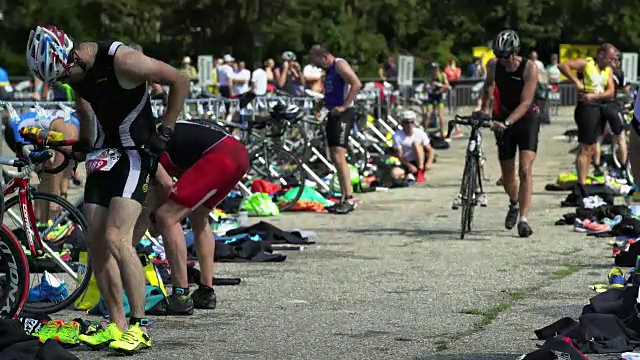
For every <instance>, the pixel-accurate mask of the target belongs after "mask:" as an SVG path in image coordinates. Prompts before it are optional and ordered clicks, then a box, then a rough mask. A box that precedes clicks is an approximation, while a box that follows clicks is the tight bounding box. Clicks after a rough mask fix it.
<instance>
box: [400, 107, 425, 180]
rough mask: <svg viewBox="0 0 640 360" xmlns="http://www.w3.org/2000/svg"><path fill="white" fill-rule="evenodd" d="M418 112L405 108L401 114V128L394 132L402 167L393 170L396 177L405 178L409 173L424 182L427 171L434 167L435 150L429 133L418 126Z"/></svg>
mask: <svg viewBox="0 0 640 360" xmlns="http://www.w3.org/2000/svg"><path fill="white" fill-rule="evenodd" d="M416 118H417V116H416V113H415V112H414V111H412V110H405V111H403V112H402V113H401V114H400V124H401V125H402V129H399V130H397V131H396V132H395V134H393V148H394V150H396V156H397V157H398V158H399V159H400V162H401V163H402V167H396V168H394V169H393V170H392V176H393V178H394V179H404V178H405V177H406V176H408V175H413V176H415V179H416V182H419V183H421V182H424V173H425V171H429V170H431V168H432V167H433V158H434V155H435V152H434V150H433V148H432V147H431V140H430V139H429V135H427V133H425V132H424V130H422V129H420V128H417V127H416Z"/></svg>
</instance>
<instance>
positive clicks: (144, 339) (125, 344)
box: [109, 324, 151, 355]
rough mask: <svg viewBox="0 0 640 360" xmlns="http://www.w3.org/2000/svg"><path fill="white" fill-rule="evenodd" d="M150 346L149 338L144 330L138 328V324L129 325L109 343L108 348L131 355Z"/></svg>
mask: <svg viewBox="0 0 640 360" xmlns="http://www.w3.org/2000/svg"><path fill="white" fill-rule="evenodd" d="M150 347H151V338H150V337H149V335H147V332H146V331H145V330H142V329H141V328H140V325H139V324H134V325H131V326H129V330H127V332H125V333H124V334H122V336H120V339H118V340H116V341H112V342H111V344H109V349H111V350H114V351H117V352H119V353H123V354H126V355H132V354H135V353H137V352H138V351H141V350H144V349H148V348H150Z"/></svg>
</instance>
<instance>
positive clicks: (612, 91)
mask: <svg viewBox="0 0 640 360" xmlns="http://www.w3.org/2000/svg"><path fill="white" fill-rule="evenodd" d="M593 95H594V97H595V100H611V99H613V97H614V96H616V84H615V82H614V81H613V71H609V79H608V81H607V88H606V90H605V91H604V92H603V93H600V94H593Z"/></svg>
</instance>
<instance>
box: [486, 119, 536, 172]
mask: <svg viewBox="0 0 640 360" xmlns="http://www.w3.org/2000/svg"><path fill="white" fill-rule="evenodd" d="M503 119H505V120H506V116H503ZM539 133H540V121H539V120H538V113H537V112H530V113H528V114H526V115H524V116H523V117H522V119H520V120H518V121H516V122H515V123H513V124H512V125H511V126H510V127H509V128H508V129H505V130H504V131H503V132H502V133H497V132H496V133H495V135H496V144H497V145H498V159H500V161H507V160H513V159H515V157H516V153H517V152H519V151H525V150H528V151H533V152H537V151H538V134H539Z"/></svg>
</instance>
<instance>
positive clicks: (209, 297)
mask: <svg viewBox="0 0 640 360" xmlns="http://www.w3.org/2000/svg"><path fill="white" fill-rule="evenodd" d="M191 298H192V299H193V304H194V305H195V308H196V309H215V308H216V305H217V299H216V292H215V290H214V289H213V288H210V287H207V286H203V285H200V287H198V289H196V291H194V292H193V294H192V295H191Z"/></svg>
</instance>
